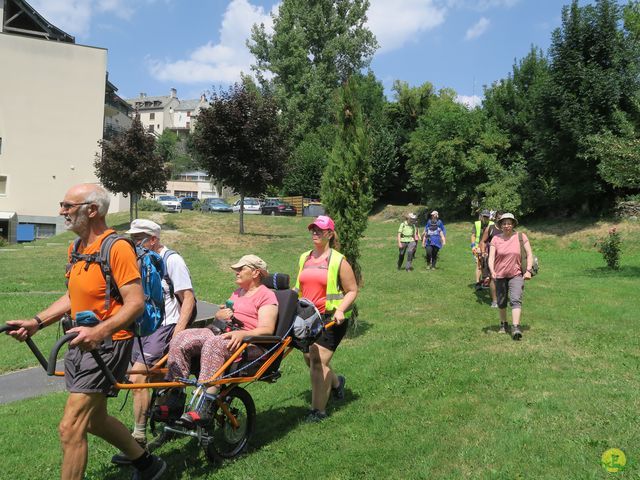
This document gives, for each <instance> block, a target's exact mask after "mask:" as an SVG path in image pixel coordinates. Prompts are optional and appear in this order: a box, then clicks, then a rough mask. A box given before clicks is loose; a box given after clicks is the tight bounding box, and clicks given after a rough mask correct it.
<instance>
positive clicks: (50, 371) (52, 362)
mask: <svg viewBox="0 0 640 480" xmlns="http://www.w3.org/2000/svg"><path fill="white" fill-rule="evenodd" d="M77 336H78V332H73V333H67V334H66V335H63V336H62V337H61V338H60V340H58V341H57V342H56V343H55V345H54V346H53V347H52V348H51V353H50V354H49V361H48V362H47V375H49V376H50V377H52V376H53V375H55V373H56V362H57V361H58V352H59V351H60V349H61V348H62V346H63V345H64V344H65V343H67V342H70V341H71V340H73V339H74V338H76V337H77Z"/></svg>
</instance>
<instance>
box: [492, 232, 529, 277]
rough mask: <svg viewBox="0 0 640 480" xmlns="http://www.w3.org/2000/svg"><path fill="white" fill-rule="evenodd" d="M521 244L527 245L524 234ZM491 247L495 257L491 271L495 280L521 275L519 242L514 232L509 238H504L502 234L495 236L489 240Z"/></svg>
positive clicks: (527, 241)
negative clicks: (494, 275) (493, 272)
mask: <svg viewBox="0 0 640 480" xmlns="http://www.w3.org/2000/svg"><path fill="white" fill-rule="evenodd" d="M521 235H522V243H525V244H526V243H529V239H528V238H527V236H526V235H525V234H524V233H521ZM491 247H493V248H494V249H495V252H496V257H495V261H494V263H493V270H494V271H495V274H496V278H512V277H516V276H518V275H522V273H523V272H522V261H521V258H520V240H518V234H517V233H516V232H514V233H513V235H511V238H509V239H507V238H505V236H504V234H503V233H500V234H498V235H495V236H494V237H493V238H492V239H491Z"/></svg>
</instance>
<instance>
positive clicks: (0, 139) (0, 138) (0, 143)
mask: <svg viewBox="0 0 640 480" xmlns="http://www.w3.org/2000/svg"><path fill="white" fill-rule="evenodd" d="M0 155H2V137H0Z"/></svg>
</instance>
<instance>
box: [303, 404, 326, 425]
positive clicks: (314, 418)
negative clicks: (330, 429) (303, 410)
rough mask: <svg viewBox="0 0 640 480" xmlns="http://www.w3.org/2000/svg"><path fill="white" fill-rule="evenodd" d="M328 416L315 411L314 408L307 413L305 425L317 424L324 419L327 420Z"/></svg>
mask: <svg viewBox="0 0 640 480" xmlns="http://www.w3.org/2000/svg"><path fill="white" fill-rule="evenodd" d="M328 416H329V415H327V414H326V413H325V412H321V411H320V410H317V409H315V408H314V409H313V410H311V411H310V412H309V415H307V417H306V418H305V419H304V421H305V423H318V422H321V421H322V420H324V419H325V418H327V417H328Z"/></svg>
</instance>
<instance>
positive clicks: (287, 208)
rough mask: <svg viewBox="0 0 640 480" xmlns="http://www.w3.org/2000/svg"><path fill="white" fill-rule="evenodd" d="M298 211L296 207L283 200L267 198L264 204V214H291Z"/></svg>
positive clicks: (293, 214)
mask: <svg viewBox="0 0 640 480" xmlns="http://www.w3.org/2000/svg"><path fill="white" fill-rule="evenodd" d="M296 213H297V211H296V207H294V206H293V205H289V204H288V203H286V202H283V201H282V200H265V202H264V204H263V205H262V215H272V216H274V215H291V216H295V214H296Z"/></svg>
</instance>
